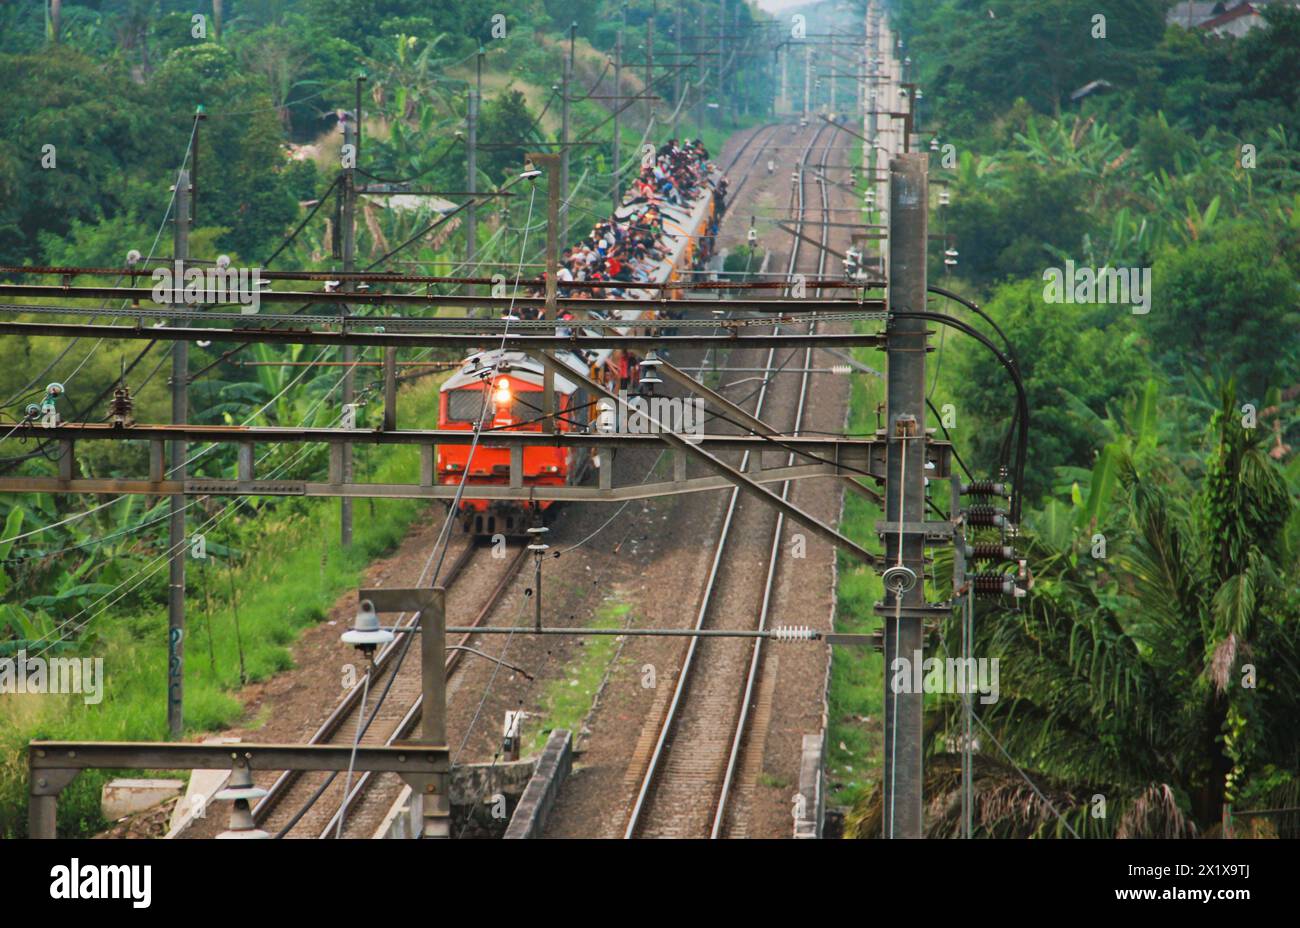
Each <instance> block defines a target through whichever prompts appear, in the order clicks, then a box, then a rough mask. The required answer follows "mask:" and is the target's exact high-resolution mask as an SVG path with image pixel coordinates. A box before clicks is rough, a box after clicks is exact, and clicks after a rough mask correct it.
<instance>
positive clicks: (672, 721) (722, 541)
mask: <svg viewBox="0 0 1300 928" xmlns="http://www.w3.org/2000/svg"><path fill="white" fill-rule="evenodd" d="M823 131H824V127H822V126H819V127H818V128H817V131H816V133H815V134H814V135H813V137H812V139H811V140H810V141H809V143H808V146H807V149H806V151H811V149H812V148H813V146H815V145H816V143H817V139H818V138H819V137H820V136H821V133H822V132H823ZM804 157H805V159H806V157H807V156H806V153H805V156H804ZM797 254H798V245H797V244H796V245H794V246H793V250H792V253H791V262H790V272H791V273H793V268H794V266H795V261H796V260H797ZM775 328H776V327H774V330H775ZM775 360H776V348H775V346H774V347H772V348H769V350H768V354H767V364H766V366H767V369H768V370H769V371H770V370H772V369H773V367H774V363H775ZM804 366H805V367H806V366H808V365H806V364H805V365H804ZM771 382H772V378H771V377H768V378H767V379H765V380H764V382H763V385H762V387H761V388H760V390H759V394H758V400H757V403H756V406H755V411H754V416H755V417H757V418H761V417H762V414H763V406H764V403H765V402H766V400H767V395H768V386H769V385H770V383H771ZM748 463H749V453H748V452H746V453H745V455H744V457H743V459H742V461H741V465H740V469H741V470H742V471H743V470H745V469H746V467H747V466H748ZM739 499H740V489H739V488H738V487H737V488H734V489H733V490H732V493H731V497H730V499H729V500H728V503H727V509H726V515H725V516H724V519H723V525H722V530H721V533H720V535H719V539H718V543H717V545H716V546H715V548H714V554H713V562H712V564H711V565H710V568H709V575H708V578H707V579H706V581H705V586H704V596H703V598H702V600H701V602H700V608H699V610H698V611H697V613H696V618H695V625H694V630H696V631H699V630H702V629H703V627H704V623H705V620H706V619H707V617H708V614H709V612H710V607H711V606H712V602H713V594H714V591H715V589H716V588H717V585H718V582H717V581H718V576H719V574H720V572H721V570H720V568H721V564H722V554H723V551H724V550H725V549H726V547H727V542H728V541H729V539H730V534H731V527H732V524H733V522H734V520H735V515H736V511H737V509H738V503H739ZM700 640H701V639H700V638H698V637H693V638H691V639H690V643H689V644H688V646H687V649H686V656H685V658H684V659H683V661H682V667H681V670H680V672H679V673H678V675H677V682H676V684H675V686H674V688H673V695H672V699H671V701H670V702H669V705H668V709H667V712H666V713H665V716H664V720H663V723H662V724H661V725H660V729H659V735H658V737H657V738H656V741H655V747H654V751H653V753H652V754H651V756H650V761H649V763H648V764H647V767H646V771H645V774H644V775H643V776H642V780H641V786H640V788H639V789H638V791H637V796H636V800H635V802H634V803H633V806H632V810H631V813H630V814H629V816H628V822H627V825H626V828H625V830H624V833H623V837H624V838H625V839H627V838H633V837H636V834H637V831H638V829H639V827H640V825H641V819H642V815H643V814H644V812H645V810H646V808H647V806H648V804H649V798H650V794H651V792H652V790H653V789H654V787H655V785H656V780H657V777H658V775H659V767H660V763H661V761H662V759H663V755H664V748H665V745H666V744H667V743H668V739H669V737H670V735H671V733H672V730H673V729H674V727H675V726H676V724H677V721H678V716H677V713H678V709H679V707H680V706H681V703H682V701H683V696H684V695H685V692H686V688H687V684H688V681H689V680H690V677H691V671H692V669H693V668H694V665H695V657H696V654H697V651H698V645H699V642H700Z"/></svg>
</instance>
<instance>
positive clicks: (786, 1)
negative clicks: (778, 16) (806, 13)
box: [757, 0, 813, 13]
mask: <svg viewBox="0 0 1300 928" xmlns="http://www.w3.org/2000/svg"><path fill="white" fill-rule="evenodd" d="M811 2H813V0H758V4H757V5H758V8H759V9H760V10H763V11H764V12H767V13H779V12H780V11H781V10H788V9H790V8H791V7H796V6H808V5H809V3H811Z"/></svg>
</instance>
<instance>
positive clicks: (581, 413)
mask: <svg viewBox="0 0 1300 928" xmlns="http://www.w3.org/2000/svg"><path fill="white" fill-rule="evenodd" d="M569 401H570V402H571V403H572V404H573V405H572V406H571V407H570V409H569V415H568V419H569V421H570V422H572V423H573V424H574V425H575V426H584V425H586V424H587V422H588V421H590V419H591V407H590V406H588V405H587V404H588V403H589V402H590V400H588V399H587V391H586V390H574V391H573V393H571V394H570V395H569Z"/></svg>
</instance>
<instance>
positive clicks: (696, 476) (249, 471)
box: [0, 424, 949, 502]
mask: <svg viewBox="0 0 1300 928" xmlns="http://www.w3.org/2000/svg"><path fill="white" fill-rule="evenodd" d="M15 434H16V435H19V436H21V437H24V438H27V439H28V440H32V441H46V442H53V443H55V444H56V445H57V448H58V451H57V459H58V463H59V473H58V475H57V476H44V477H41V476H30V477H0V493H130V494H140V495H147V496H166V495H171V494H175V493H186V494H191V495H194V494H201V495H209V496H320V497H334V496H339V497H360V498H400V499H451V498H453V497H454V496H455V495H456V490H457V484H458V483H459V477H457V479H455V480H454V481H453V482H451V483H444V484H439V483H436V482H435V481H436V477H437V472H436V466H435V465H436V454H437V452H436V448H437V446H438V445H466V444H471V443H473V442H474V440H475V438H474V433H473V432H471V431H467V430H435V429H428V430H394V431H385V430H382V429H374V430H367V429H333V428H324V429H295V428H273V427H267V428H259V427H253V428H243V427H233V426H202V425H180V426H171V425H134V426H127V427H123V428H119V427H114V426H111V425H105V424H65V425H59V426H53V427H49V428H46V427H42V426H40V425H39V424H28V425H24V426H20V427H19V428H18V431H17V432H16V433H15ZM180 440H184V441H186V442H188V443H191V444H202V443H232V444H235V445H236V446H237V448H238V455H237V465H236V473H235V474H234V475H232V476H231V477H228V478H189V479H185V480H172V479H169V477H168V473H167V467H166V464H165V459H164V457H163V449H164V448H165V447H166V443H167V442H169V441H180ZM83 441H139V442H147V443H148V445H149V473H148V475H147V476H142V477H140V478H136V479H131V478H119V477H79V476H77V475H76V474H77V467H76V456H75V455H76V445H77V443H78V442H83ZM689 441H690V443H691V444H692V445H693V446H695V447H696V448H698V449H700V450H702V451H706V452H708V453H709V454H712V455H717V454H735V455H738V454H739V453H741V452H744V451H749V452H751V455H750V469H749V470H748V471H747V472H746V476H747V477H749V478H750V479H751V480H753V481H754V482H756V483H762V484H767V483H779V482H781V481H785V480H793V479H800V478H807V477H833V478H850V479H852V478H861V477H870V478H875V479H880V478H882V477H883V476H884V473H885V458H886V444H887V443H886V442H885V441H884V440H883V439H866V440H863V439H847V438H838V437H820V436H819V437H808V436H799V437H787V436H783V435H771V436H767V435H701V436H691V437H690V438H689ZM312 443H316V444H321V443H323V444H326V445H327V446H328V447H329V449H330V455H329V457H330V472H329V475H328V478H327V479H326V480H324V481H309V480H260V479H258V478H257V475H256V473H255V472H254V461H255V454H254V448H255V446H257V445H272V444H312ZM478 443H479V447H481V448H496V449H500V448H506V449H509V450H510V452H511V454H510V465H509V470H508V472H507V473H503V474H501V475H500V479H501V482H500V483H497V484H490V485H484V484H479V483H475V484H474V485H473V488H472V491H471V492H472V495H473V496H474V497H475V498H478V499H492V500H569V501H586V502H622V501H623V500H628V499H644V498H649V497H653V496H667V495H674V494H679V493H697V492H702V491H707V490H719V489H726V488H729V487H731V486H732V485H733V482H734V481H732V480H730V479H729V478H728V477H726V476H725V475H722V474H717V473H712V472H709V473H690V470H689V469H688V460H689V455H688V454H687V453H685V452H684V451H683V450H681V449H673V450H672V451H671V454H672V476H671V478H665V479H662V480H658V481H654V482H649V481H647V482H644V483H637V484H627V485H620V486H616V485H615V484H614V482H613V476H612V473H611V472H610V469H609V468H603V469H602V470H601V472H600V479H599V483H598V485H596V486H554V487H543V486H531V485H525V484H524V481H523V452H524V448H526V447H535V446H541V445H552V446H554V445H558V446H560V447H562V448H592V449H596V450H598V451H599V450H612V449H616V448H662V447H663V437H662V436H661V435H656V434H645V435H638V434H626V433H620V434H600V433H592V434H583V433H577V432H558V433H553V434H547V433H543V432H517V431H486V432H482V433H480V435H479V438H478ZM345 444H352V445H359V444H378V445H414V446H416V447H418V448H419V449H420V474H419V479H418V481H417V482H416V483H409V484H408V483H399V484H395V483H354V482H345V481H344V480H343V478H342V450H343V447H344V445H345ZM930 447H931V449H932V450H931V452H930V454H931V457H930V463H932V464H933V465H934V467H933V469H932V470H930V471H929V472H928V473H929V474H930V475H931V476H934V477H944V476H947V474H948V469H949V464H948V457H949V456H948V445H947V443H945V442H938V441H935V442H931V443H930ZM791 452H793V453H794V454H795V455H796V456H800V457H802V458H803V459H804V462H803V463H800V464H795V465H793V466H788V465H786V464H785V460H786V458H787V457H788V455H789V454H790V453H791ZM772 455H775V456H777V457H778V458H779V459H780V461H781V463H780V464H779V465H776V466H767V463H768V462H765V460H764V459H765V457H767V456H772ZM773 463H775V462H773ZM697 470H698V469H697Z"/></svg>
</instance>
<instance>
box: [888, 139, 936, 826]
mask: <svg viewBox="0 0 1300 928" xmlns="http://www.w3.org/2000/svg"><path fill="white" fill-rule="evenodd" d="M928 170H929V155H928V154H925V153H920V152H918V153H913V154H905V155H900V156H898V157H897V158H895V159H894V160H893V161H892V162H891V163H890V169H889V224H890V229H889V296H888V305H889V311H890V312H891V313H903V312H924V311H925V306H926V304H925V287H926V266H925V262H926V236H927V228H928V208H929V195H928V182H927V171H928ZM886 332H887V344H886V349H885V350H886V357H887V358H888V372H887V378H886V389H887V393H886V407H887V416H888V418H887V419H886V434H887V436H888V440H889V445H888V449H887V455H886V483H885V521H886V523H887V524H889V525H890V526H892V529H891V530H890V531H889V532H887V533H886V534H885V542H886V546H887V554H888V557H887V559H886V560H887V563H888V568H887V570H886V573H885V581H886V582H885V585H886V593H885V601H884V608H883V610H882V611H883V615H884V631H885V634H884V642H885V744H884V749H885V750H884V758H885V764H884V771H883V778H882V782H883V797H884V807H883V808H884V816H883V818H884V836H885V837H887V838H919V837H921V834H922V816H921V781H922V758H921V721H922V707H923V703H924V699H925V696H924V693H922V692H917V691H916V690H917V689H918V687H915V686H913V685H911V683H912V682H913V681H914V680H915V676H914V672H915V670H914V668H915V665H916V662H917V661H919V660H921V659H922V656H921V652H922V648H923V645H924V641H923V635H924V631H923V624H922V622H923V619H922V614H923V607H924V605H925V583H924V577H925V562H924V555H925V534H924V531H923V529H918V527H921V526H923V523H924V522H925V440H926V439H925V348H926V323H925V321H924V320H919V319H898V318H893V319H891V321H890V323H889V327H888V329H887V330H886ZM891 571H892V572H895V574H894V576H895V577H899V578H906V577H907V576H908V575H909V574H910V577H911V580H912V583H911V585H910V586H909V585H907V584H906V583H899V584H898V585H897V586H895V584H894V583H891V581H890V572H891ZM900 589H901V593H900V592H898V590H900ZM898 659H901V660H902V661H903V662H905V663H902V664H896V663H895V661H896V660H898ZM899 667H905V668H907V670H908V673H907V674H906V679H907V681H908V685H906V686H903V685H895V684H896V682H897V681H896V679H895V670H896V669H897V668H899ZM900 676H901V675H900Z"/></svg>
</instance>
